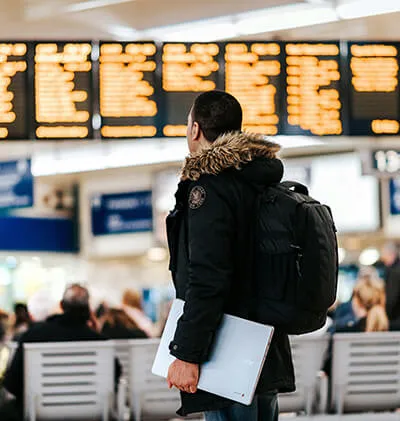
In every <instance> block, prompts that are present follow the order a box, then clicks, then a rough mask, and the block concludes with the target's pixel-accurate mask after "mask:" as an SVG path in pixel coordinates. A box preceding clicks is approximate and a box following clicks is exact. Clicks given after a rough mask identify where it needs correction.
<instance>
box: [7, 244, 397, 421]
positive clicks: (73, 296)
mask: <svg viewBox="0 0 400 421" xmlns="http://www.w3.org/2000/svg"><path fill="white" fill-rule="evenodd" d="M381 261H382V262H383V264H384V271H383V272H381V275H382V273H383V276H379V272H378V271H377V269H376V268H374V267H372V266H369V267H362V268H360V271H359V275H358V279H357V281H356V283H355V286H354V288H353V293H352V296H351V299H350V300H349V301H348V302H345V303H335V305H334V306H333V307H332V308H331V309H330V313H329V317H328V321H327V323H326V325H325V326H324V328H322V329H321V330H320V331H317V332H313V333H311V335H316V334H323V333H326V332H329V333H331V334H334V333H338V332H384V331H390V330H392V331H394V330H400V258H399V249H398V247H397V245H396V244H393V243H389V244H386V245H385V246H384V248H383V249H382V252H381ZM164 316H165V315H164ZM162 319H163V320H162V321H161V322H160V323H157V324H154V323H153V322H152V321H151V320H150V318H149V317H147V316H146V314H145V312H144V311H143V307H142V296H141V293H140V292H139V291H137V290H134V289H129V290H126V291H124V292H123V294H122V300H121V303H120V305H119V306H117V307H112V306H109V304H108V303H107V302H102V303H100V304H99V305H98V306H97V307H96V308H94V309H92V308H91V306H90V297H89V292H88V290H87V289H86V288H85V287H83V286H81V285H78V284H74V285H70V286H69V287H67V289H66V290H65V292H64V295H63V298H62V300H61V302H60V303H57V302H55V301H54V300H53V299H52V298H51V297H50V295H49V294H48V292H47V291H38V292H36V293H35V294H34V295H33V296H31V298H30V299H29V300H28V302H27V303H26V304H24V303H16V304H15V306H14V312H13V314H7V313H6V312H4V311H1V310H0V385H1V386H2V387H3V388H2V390H3V394H4V393H11V394H12V395H13V396H14V397H15V398H16V401H17V407H22V403H21V404H18V401H19V400H21V399H22V395H23V344H24V343H27V342H61V341H79V340H105V339H143V338H154V337H159V336H160V335H161V333H162V330H163V325H164V323H165V317H162ZM8 342H16V343H18V344H19V346H18V348H17V350H16V353H15V355H14V357H13V359H12V361H11V362H10V358H9V352H10V351H9V348H8V347H6V346H4V345H5V344H6V343H8ZM2 345H3V346H2ZM116 365H117V367H116V377H119V376H120V374H121V367H120V365H119V363H118V361H116ZM330 366H331V356H330V352H328V354H327V358H326V361H325V364H324V367H323V370H324V371H325V372H326V373H327V374H328V375H329V373H330ZM116 380H117V379H116ZM5 391H7V392H5ZM1 411H2V409H1V395H0V419H5V418H4V417H3V418H1V417H2V412H1ZM10 419H11V418H10ZM16 419H19V418H16Z"/></svg>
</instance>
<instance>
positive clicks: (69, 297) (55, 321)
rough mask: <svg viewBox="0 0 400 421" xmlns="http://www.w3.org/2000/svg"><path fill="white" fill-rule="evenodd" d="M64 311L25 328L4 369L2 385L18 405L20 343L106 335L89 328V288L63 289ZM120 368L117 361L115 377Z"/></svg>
mask: <svg viewBox="0 0 400 421" xmlns="http://www.w3.org/2000/svg"><path fill="white" fill-rule="evenodd" d="M61 309H62V311H63V314H58V315H55V316H51V317H50V318H48V319H47V321H45V322H42V323H38V324H36V325H33V326H32V327H31V328H30V329H29V330H28V331H27V332H25V333H24V334H23V335H22V337H21V339H20V342H19V346H18V349H17V351H16V353H15V356H14V359H13V361H12V363H11V366H10V368H9V369H8V370H7V372H6V376H5V379H4V387H5V388H6V389H7V390H8V391H9V392H10V393H11V394H13V395H14V396H15V397H16V398H17V405H18V409H20V410H21V409H22V402H23V392H24V357H23V344H24V343H29V342H68V341H92V340H93V341H95V340H97V341H102V340H106V338H105V337H104V336H102V335H100V334H99V333H97V332H95V331H94V330H92V329H91V328H90V327H89V326H88V323H89V322H90V318H91V316H90V307H89V292H88V290H87V289H86V288H84V287H82V286H80V285H77V284H74V285H72V286H70V287H68V288H67V289H66V290H65V293H64V296H63V299H62V301H61ZM120 374H121V368H120V365H119V363H118V362H116V378H117V379H118V378H119V376H120Z"/></svg>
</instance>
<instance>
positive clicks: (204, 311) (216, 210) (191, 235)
mask: <svg viewBox="0 0 400 421" xmlns="http://www.w3.org/2000/svg"><path fill="white" fill-rule="evenodd" d="M219 182H220V181H219V180H218V177H211V176H207V177H203V178H200V180H199V182H196V183H193V184H192V185H191V186H190V188H189V199H188V200H189V203H188V216H187V221H188V222H187V225H188V226H187V233H188V238H187V242H188V250H189V256H188V261H189V268H188V269H189V270H188V273H189V279H188V280H187V288H186V295H185V306H184V313H183V315H182V317H181V318H180V320H179V321H178V326H177V330H176V332H175V337H174V340H173V341H172V342H171V344H170V351H171V354H172V355H174V356H175V357H176V358H178V359H180V360H183V361H186V362H191V363H199V364H200V363H203V362H205V361H206V360H207V358H208V354H209V350H210V346H211V345H212V342H213V337H214V334H215V332H216V330H217V328H218V326H219V324H220V322H221V318H222V315H223V310H224V304H225V302H226V299H227V297H228V295H229V291H230V286H231V282H232V277H233V263H234V259H233V254H234V252H233V244H234V236H235V224H234V214H233V211H232V209H231V207H230V206H229V204H228V201H227V200H226V191H225V190H224V189H222V188H221V187H222V186H220V185H219V184H218V183H219ZM194 193H197V196H196V195H194V196H193V194H194Z"/></svg>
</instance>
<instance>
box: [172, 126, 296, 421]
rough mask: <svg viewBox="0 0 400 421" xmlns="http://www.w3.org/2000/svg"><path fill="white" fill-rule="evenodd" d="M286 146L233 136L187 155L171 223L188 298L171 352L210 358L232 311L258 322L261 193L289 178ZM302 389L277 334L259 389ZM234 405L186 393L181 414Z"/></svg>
mask: <svg viewBox="0 0 400 421" xmlns="http://www.w3.org/2000/svg"><path fill="white" fill-rule="evenodd" d="M278 148H279V147H278V146H277V145H276V144H274V143H272V142H268V141H265V139H264V137H263V136H260V135H253V134H247V133H239V132H236V133H230V134H226V135H224V136H221V137H220V138H218V139H217V140H216V141H215V142H214V143H213V144H212V145H211V146H210V147H209V148H207V149H205V150H202V151H201V152H200V153H198V154H196V155H194V156H191V157H189V158H187V160H186V163H185V166H184V168H183V172H182V181H181V183H180V184H179V187H178V191H177V193H176V206H175V209H174V210H173V211H172V212H171V213H170V215H169V216H168V219H167V231H168V242H169V248H170V256H171V258H170V270H171V272H172V276H173V280H174V284H175V288H176V295H177V298H181V299H183V300H184V301H185V308H184V314H183V316H182V317H181V319H180V320H179V322H178V327H177V331H176V334H175V338H174V340H173V342H172V343H171V344H170V350H171V353H172V354H173V355H174V356H175V357H177V358H178V359H180V360H183V361H187V362H192V363H199V364H201V363H203V362H205V361H207V358H208V356H209V351H210V347H211V345H212V343H213V339H214V335H215V332H216V330H217V328H218V326H219V323H220V321H221V318H222V315H223V314H224V313H227V314H232V315H235V316H239V317H243V318H247V319H251V317H250V316H249V312H250V310H251V309H249V306H248V305H247V297H250V295H251V293H250V292H249V291H250V290H251V288H252V284H251V282H252V273H251V272H252V266H253V265H252V262H253V253H252V245H253V244H254V242H255V239H254V234H255V233H254V229H253V227H254V226H255V222H254V219H255V218H256V214H255V211H254V207H255V202H256V196H257V192H258V191H260V190H262V189H264V188H265V187H266V186H268V185H269V184H271V183H277V182H279V181H280V180H281V178H282V175H283V165H282V162H281V161H280V160H279V159H276V158H275V153H276V151H277V150H278ZM275 390H276V391H279V392H291V391H294V390H295V385H294V371H293V364H292V356H291V351H290V345H289V340H288V337H287V335H286V334H284V333H282V332H280V331H279V330H275V334H274V337H273V340H272V343H271V347H270V351H269V353H268V356H267V360H266V363H265V366H264V369H263V372H262V375H261V378H260V382H259V385H258V389H257V392H258V393H259V394H262V393H266V392H270V391H275ZM231 403H232V402H231V401H229V400H227V399H223V398H220V397H217V396H215V395H212V394H209V393H206V392H202V391H198V392H197V393H196V394H194V395H190V394H186V393H182V408H181V409H180V410H179V411H178V413H179V414H180V415H187V414H190V413H193V412H200V411H208V410H216V409H219V408H222V407H224V406H228V405H230V404H231Z"/></svg>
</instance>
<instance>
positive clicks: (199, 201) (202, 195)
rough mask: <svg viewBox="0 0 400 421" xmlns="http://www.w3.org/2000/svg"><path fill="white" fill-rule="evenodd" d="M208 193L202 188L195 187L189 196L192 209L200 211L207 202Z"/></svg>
mask: <svg viewBox="0 0 400 421" xmlns="http://www.w3.org/2000/svg"><path fill="white" fill-rule="evenodd" d="M206 196H207V194H206V191H205V190H204V188H203V187H201V186H196V187H193V188H192V190H191V191H190V194H189V207H190V209H199V208H200V207H201V206H202V205H203V203H204V202H205V200H206Z"/></svg>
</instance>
